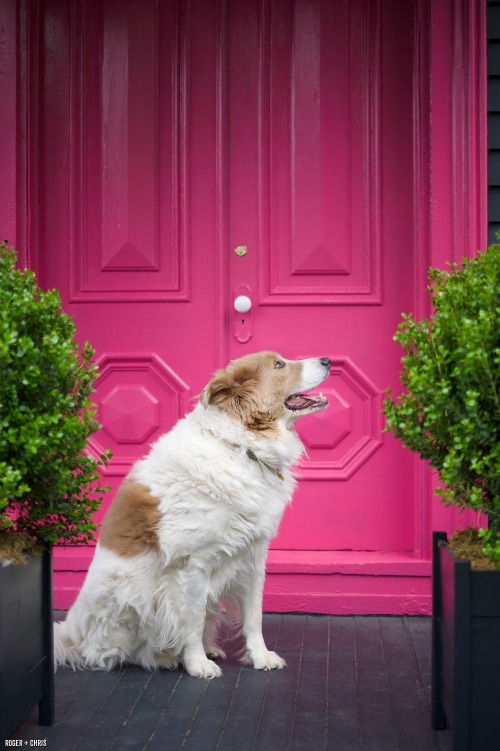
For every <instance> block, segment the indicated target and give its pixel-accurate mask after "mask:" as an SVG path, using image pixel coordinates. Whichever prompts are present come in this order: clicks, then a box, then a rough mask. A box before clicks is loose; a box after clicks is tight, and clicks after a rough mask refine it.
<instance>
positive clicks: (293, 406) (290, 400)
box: [285, 392, 328, 412]
mask: <svg viewBox="0 0 500 751" xmlns="http://www.w3.org/2000/svg"><path fill="white" fill-rule="evenodd" d="M327 406H328V399H327V398H326V397H325V396H323V394H322V393H321V392H320V393H319V394H291V395H290V396H289V397H287V399H285V407H286V408H287V409H290V410H292V412H298V411H299V410H303V409H323V407H327Z"/></svg>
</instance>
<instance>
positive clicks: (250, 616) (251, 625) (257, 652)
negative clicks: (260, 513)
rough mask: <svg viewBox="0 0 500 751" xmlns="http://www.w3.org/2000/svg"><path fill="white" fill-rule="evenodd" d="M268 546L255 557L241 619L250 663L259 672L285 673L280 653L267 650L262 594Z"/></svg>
mask: <svg viewBox="0 0 500 751" xmlns="http://www.w3.org/2000/svg"><path fill="white" fill-rule="evenodd" d="M266 555H267V545H266V546H265V547H264V546H262V547H259V549H258V550H257V551H256V553H255V565H254V566H253V567H252V569H251V570H250V571H249V572H248V575H247V578H246V580H245V582H244V583H243V586H242V589H241V592H242V595H241V600H240V607H241V616H242V622H243V635H244V637H245V642H246V659H247V660H248V662H250V663H251V664H252V665H253V666H254V668H256V669H257V670H276V669H278V670H281V668H284V667H285V666H286V662H285V660H283V659H282V658H281V657H280V656H279V655H277V654H276V652H271V651H270V650H268V648H267V647H266V644H265V642H264V637H263V635H262V593H263V590H264V579H265V573H266Z"/></svg>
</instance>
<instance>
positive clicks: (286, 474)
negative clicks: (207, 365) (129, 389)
mask: <svg viewBox="0 0 500 751" xmlns="http://www.w3.org/2000/svg"><path fill="white" fill-rule="evenodd" d="M302 450H303V449H302V444H301V442H300V440H299V438H298V436H297V435H296V433H295V432H294V431H289V430H286V429H285V428H283V430H282V431H281V432H280V434H279V435H278V436H276V437H275V436H273V437H269V438H268V437H266V436H262V435H253V434H252V432H251V431H248V430H247V429H245V428H244V427H243V426H242V425H241V424H239V423H238V422H237V421H235V420H233V419H231V418H229V417H227V416H226V415H224V414H222V413H221V412H220V410H218V409H217V408H209V409H204V408H202V407H198V408H197V409H195V410H194V412H192V413H191V414H190V415H188V416H187V417H186V418H185V419H184V420H181V421H180V422H179V423H178V424H177V425H176V426H175V428H174V429H173V430H172V431H171V432H170V433H168V434H167V435H165V436H163V437H162V438H161V439H160V440H159V441H158V442H157V443H156V444H155V445H154V446H153V447H152V450H151V452H150V454H149V456H148V457H146V458H145V459H143V460H142V461H140V462H138V463H137V464H136V466H135V467H134V469H133V471H132V473H131V478H132V479H133V480H135V481H136V482H138V483H141V484H143V485H145V486H146V487H148V488H149V490H150V492H151V494H152V495H153V496H154V497H156V498H157V499H158V502H159V505H158V508H159V512H160V520H159V523H158V537H159V545H160V548H161V550H162V553H163V555H164V557H165V559H166V560H165V563H166V564H167V565H169V564H173V565H175V564H176V561H178V560H182V559H183V558H185V557H186V556H188V555H189V556H192V555H198V556H201V557H203V558H204V559H205V560H206V561H207V562H208V561H209V560H210V559H211V558H212V557H215V558H217V557H218V556H219V555H227V556H234V555H237V554H238V553H240V554H241V553H242V552H243V551H244V550H245V549H246V548H248V547H249V546H252V545H253V544H255V543H256V542H258V541H259V540H262V539H265V540H267V541H268V540H270V539H271V538H272V537H273V536H274V535H275V534H276V532H277V529H278V526H279V522H280V520H281V517H282V515H283V511H284V508H285V506H286V504H287V503H288V502H289V500H290V499H291V496H292V493H293V490H294V488H295V479H294V476H293V473H292V472H291V470H290V465H292V464H293V463H294V462H296V461H297V459H298V457H299V456H300V454H301V452H302ZM282 478H283V479H282Z"/></svg>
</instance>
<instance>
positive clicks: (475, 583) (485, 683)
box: [432, 532, 500, 751]
mask: <svg viewBox="0 0 500 751" xmlns="http://www.w3.org/2000/svg"><path fill="white" fill-rule="evenodd" d="M445 542H446V534H445V533H444V532H435V533H434V536H433V587H432V589H433V591H432V723H433V726H434V728H435V729H436V730H441V729H443V728H445V727H450V728H451V731H452V736H453V745H452V749H453V751H492V749H495V748H500V571H473V570H472V569H471V567H470V563H469V562H468V561H464V560H460V559H458V558H456V557H455V555H454V554H453V553H452V552H451V550H450V549H449V548H448V547H447V546H446V545H445V544H444V543H445Z"/></svg>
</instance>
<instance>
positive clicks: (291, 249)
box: [261, 0, 381, 305]
mask: <svg viewBox="0 0 500 751" xmlns="http://www.w3.org/2000/svg"><path fill="white" fill-rule="evenodd" d="M262 39H263V45H262V50H263V58H262V68H263V70H265V71H266V78H265V79H264V92H265V93H264V96H263V97H262V117H263V127H262V133H263V134H267V133H269V144H268V151H267V153H266V150H265V146H264V151H263V154H262V156H263V158H264V159H266V160H268V164H266V165H263V167H262V175H263V176H268V178H269V182H268V184H266V182H264V186H265V187H264V189H263V191H262V196H263V199H264V200H265V201H266V204H267V206H266V208H267V211H266V208H263V211H262V216H264V217H268V222H269V233H268V237H269V243H268V244H267V243H266V244H262V246H261V252H262V258H261V269H262V281H263V289H262V302H264V303H267V304H274V305H279V304H288V303H290V302H292V303H293V304H294V305H297V304H298V305H310V304H322V303H330V304H346V303H347V304H357V305H360V304H361V305H363V304H377V303H380V302H381V289H380V241H379V233H380V228H379V217H380V210H379V205H378V201H379V191H378V186H377V180H378V121H379V113H378V105H379V94H378V89H379V85H380V84H379V72H380V65H379V61H378V51H379V27H378V3H373V2H368V0H362V1H361V2H352V0H351V2H349V0H339V2H335V3H333V2H325V1H324V0H286V1H285V0H274V1H273V2H271V3H270V15H269V30H268V32H267V31H266V32H265V33H263V37H262ZM267 120H268V123H267ZM264 138H265V136H264ZM264 144H265V141H264ZM267 193H268V195H267Z"/></svg>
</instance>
